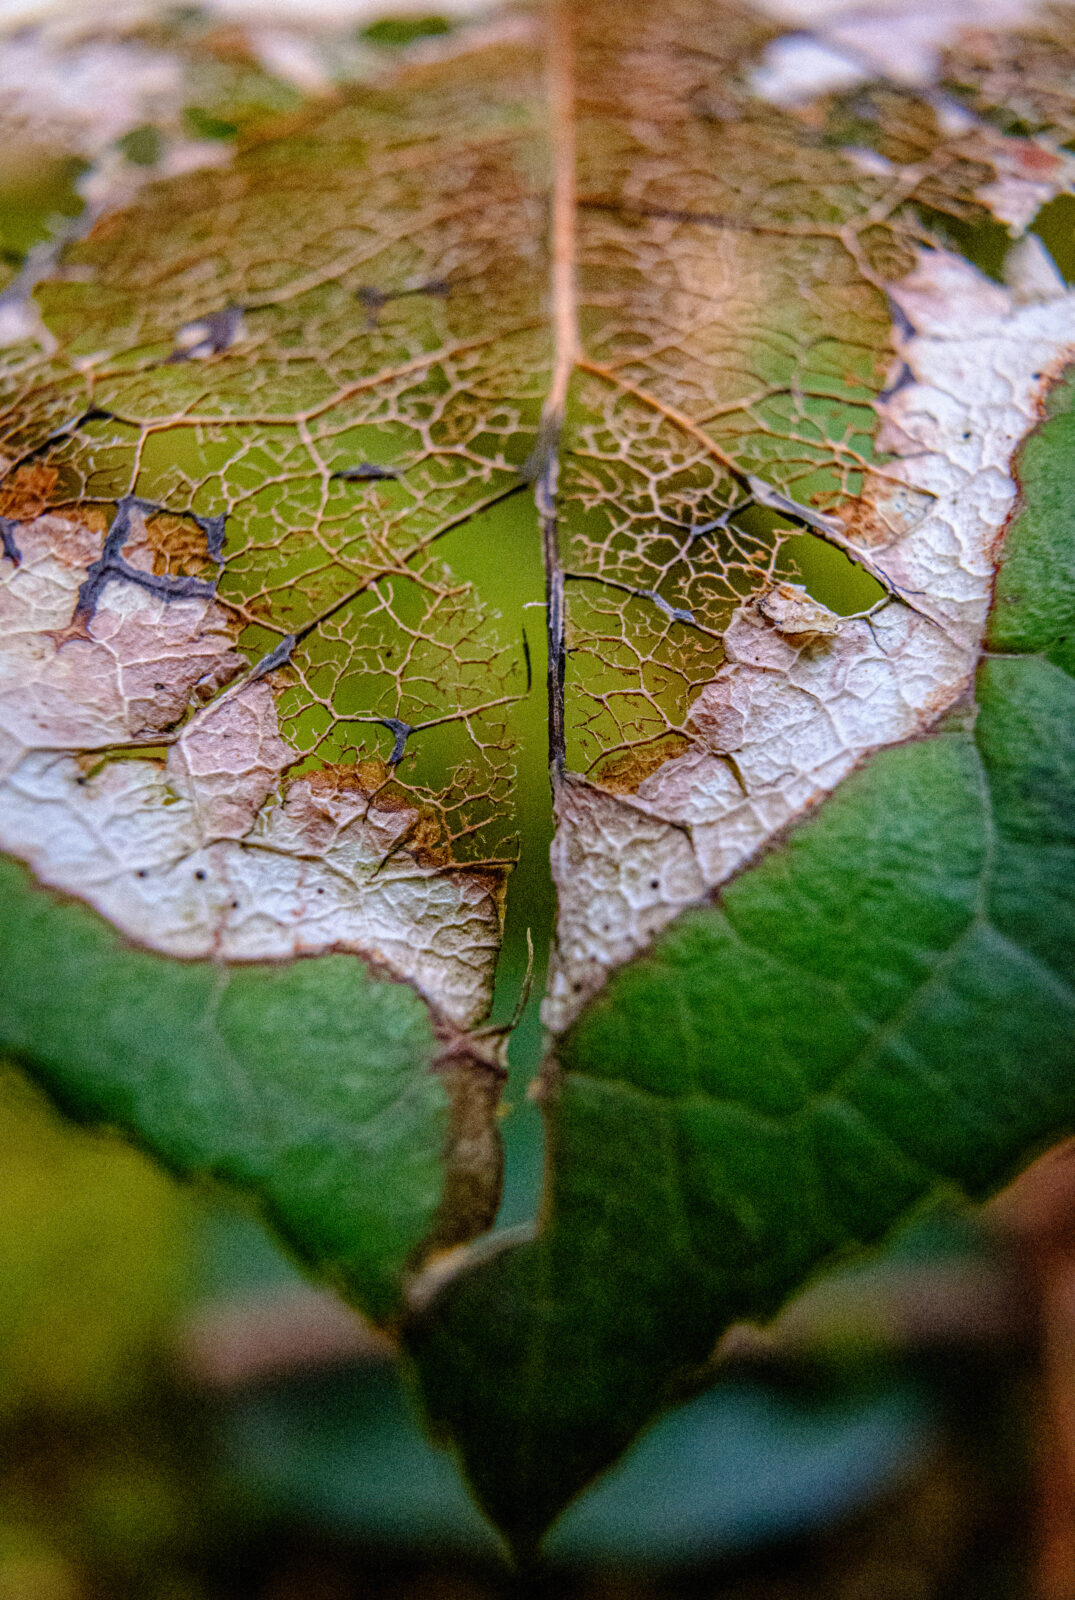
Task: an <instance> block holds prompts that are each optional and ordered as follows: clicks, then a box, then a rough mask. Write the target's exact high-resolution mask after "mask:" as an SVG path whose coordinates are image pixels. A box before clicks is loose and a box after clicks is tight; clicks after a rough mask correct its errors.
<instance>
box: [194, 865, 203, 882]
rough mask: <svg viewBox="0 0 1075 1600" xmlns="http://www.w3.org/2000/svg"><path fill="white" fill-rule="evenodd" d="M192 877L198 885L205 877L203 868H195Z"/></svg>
mask: <svg viewBox="0 0 1075 1600" xmlns="http://www.w3.org/2000/svg"><path fill="white" fill-rule="evenodd" d="M194 876H195V877H196V878H197V879H198V882H199V883H200V882H201V881H202V879H203V878H204V877H205V868H204V867H198V868H196V870H195V873H194Z"/></svg>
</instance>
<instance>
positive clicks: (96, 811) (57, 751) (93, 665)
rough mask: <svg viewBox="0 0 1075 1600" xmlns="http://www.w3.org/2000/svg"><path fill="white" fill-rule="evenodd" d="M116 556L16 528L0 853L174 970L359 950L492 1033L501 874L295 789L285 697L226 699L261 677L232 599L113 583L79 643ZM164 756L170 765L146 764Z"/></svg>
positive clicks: (378, 801)
mask: <svg viewBox="0 0 1075 1600" xmlns="http://www.w3.org/2000/svg"><path fill="white" fill-rule="evenodd" d="M101 546H102V536H101V534H99V533H93V532H91V531H90V530H89V529H87V528H84V527H81V526H79V525H78V524H76V523H72V522H70V521H67V520H66V519H64V518H61V517H56V516H49V517H41V518H39V519H37V520H36V521H35V522H32V523H27V524H22V525H20V526H19V528H18V548H19V552H20V555H21V558H22V559H21V563H20V564H18V565H15V564H14V563H13V562H12V561H11V560H9V559H4V560H3V562H2V563H0V682H2V683H3V691H2V694H0V849H2V850H5V851H7V852H9V853H10V854H12V855H15V856H19V857H20V858H21V859H23V860H25V861H27V862H28V863H29V865H30V866H31V867H32V868H33V870H34V872H35V874H36V875H37V877H38V878H39V879H40V880H41V881H42V882H43V883H46V884H48V885H50V886H52V887H53V888H56V889H59V890H62V891H64V892H66V893H68V894H72V895H76V896H78V897H80V898H82V899H84V900H86V901H88V902H89V904H90V905H92V906H93V907H94V908H95V909H96V910H98V911H100V912H101V913H102V914H103V915H105V916H107V917H108V918H109V919H110V921H112V922H113V923H114V924H115V925H116V927H118V928H119V929H120V930H121V931H122V932H123V933H125V934H126V935H127V936H128V937H130V938H132V939H134V940H136V941H138V942H139V943H142V944H144V945H146V946H148V947H150V948H152V949H155V950H158V951H161V952H163V953H165V954H169V955H174V956H181V957H186V958H206V957H214V958H217V959H220V960H226V961H253V960H274V961H278V960H287V959H290V958H292V957H295V956H300V955H319V954H324V953H326V952H328V951H352V952H354V953H355V954H357V955H362V956H364V957H366V958H368V959H371V960H373V961H374V962H375V963H378V964H380V965H383V966H384V967H386V968H387V969H388V970H390V971H391V972H392V973H394V974H395V975H397V976H399V977H401V978H405V979H407V980H409V981H411V982H413V983H414V984H416V985H417V986H418V987H419V988H420V989H421V990H422V991H423V992H424V993H425V994H426V995H427V996H428V997H429V998H430V1000H431V1001H432V1002H433V1004H434V1005H435V1007H436V1008H437V1009H438V1010H439V1011H440V1012H441V1013H442V1014H443V1015H444V1016H445V1017H446V1018H447V1019H448V1020H449V1021H451V1022H453V1023H455V1024H456V1025H458V1026H467V1025H469V1024H471V1023H473V1022H474V1021H475V1020H476V1019H477V1018H478V1017H480V1016H481V1014H482V1013H483V1011H484V1010H485V1008H486V1005H487V1000H488V992H489V984H490V982H491V977H492V968H493V964H494V962H495V959H496V952H497V948H498V946H499V940H500V904H499V895H498V893H497V891H496V889H495V888H494V887H492V886H491V884H490V881H489V880H488V878H487V877H483V876H482V875H481V874H480V873H474V872H468V871H466V870H463V869H451V868H445V867H443V866H440V865H432V864H428V863H423V862H422V861H420V860H419V859H418V858H417V856H416V854H415V853H414V852H412V851H411V850H410V849H409V848H408V840H409V836H410V834H411V833H412V831H413V830H414V828H415V825H416V823H417V822H418V818H419V814H418V812H417V810H416V809H414V808H413V807H407V806H401V805H400V804H399V803H398V802H392V801H390V800H389V799H387V798H385V797H381V798H379V797H378V795H377V793H376V792H373V793H371V792H368V791H367V790H366V789H364V788H363V786H362V783H361V781H360V780H359V779H358V777H357V776H356V777H355V778H354V779H353V780H351V781H348V779H347V778H346V776H344V777H340V776H339V775H338V774H337V775H336V776H334V777H333V778H331V780H326V781H322V782H319V781H318V780H317V779H316V778H305V779H299V780H297V781H295V782H292V783H291V784H290V785H287V784H286V780H284V779H283V774H284V771H285V769H286V767H287V766H288V765H289V763H290V762H292V761H293V760H294V759H295V753H294V752H293V751H292V750H291V749H290V748H289V747H288V745H287V744H286V743H285V742H284V740H283V739H282V738H281V737H280V734H279V727H278V720H277V713H276V705H275V695H274V690H273V688H272V685H271V682H270V681H269V680H265V679H263V680H259V681H253V682H250V681H246V682H244V681H243V680H241V679H238V680H237V683H236V684H234V685H233V686H232V687H231V688H227V689H224V691H223V692H222V693H218V691H219V690H220V689H221V686H222V685H224V684H228V683H230V682H231V681H232V680H236V678H237V674H239V673H240V672H241V670H242V668H243V667H244V665H245V663H244V662H243V661H242V659H241V658H240V657H239V656H238V655H237V654H236V653H235V651H234V649H233V645H234V641H235V635H236V623H235V620H234V618H233V617H232V615H231V614H230V613H229V612H228V611H227V610H226V608H225V607H223V606H221V605H218V604H217V602H216V601H214V600H212V599H206V598H200V597H199V598H172V599H166V598H164V597H162V596H161V595H159V594H156V593H153V592H151V591H149V590H147V589H145V588H142V587H140V586H139V585H138V584H136V583H132V582H129V581H126V580H124V579H122V578H116V579H112V580H110V581H109V582H108V583H107V585H106V586H105V587H104V589H103V591H102V594H101V596H100V599H99V602H98V605H97V608H96V610H95V612H94V614H93V616H92V617H91V618H90V619H89V621H88V623H87V625H86V627H85V628H84V629H83V630H81V631H80V630H77V629H75V628H72V626H71V622H72V616H73V613H74V610H75V605H76V601H77V596H78V590H79V587H80V585H81V584H82V583H83V582H84V580H85V578H86V573H87V570H88V568H89V567H90V565H91V564H92V562H93V561H95V560H96V559H97V558H98V557H99V556H100V553H101ZM139 553H140V552H139V547H138V545H137V544H135V545H134V546H133V547H132V546H128V547H127V550H126V554H127V556H128V559H132V560H137V559H138V557H139ZM142 553H143V554H144V552H142ZM213 694H215V695H216V697H215V698H214V699H212V700H211V701H210V703H209V704H207V705H201V706H200V707H199V700H200V699H201V698H204V697H205V696H207V695H213ZM188 713H189V716H188V720H187V721H186V722H185V723H184V724H183V726H182V728H181V730H180V731H179V733H178V734H176V733H175V732H174V731H172V730H173V729H174V726H175V724H176V722H177V721H178V720H180V719H181V718H183V717H184V716H185V715H187V714H188ZM161 743H163V744H164V745H166V746H167V750H166V756H165V758H164V759H161V757H160V756H154V757H149V756H142V755H139V754H138V753H137V746H138V745H139V744H143V745H145V744H149V745H153V744H161ZM124 747H127V749H130V750H131V753H127V750H125V748H124ZM94 752H99V754H98V755H96V756H95V755H94Z"/></svg>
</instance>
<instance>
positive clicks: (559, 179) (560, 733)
mask: <svg viewBox="0 0 1075 1600" xmlns="http://www.w3.org/2000/svg"><path fill="white" fill-rule="evenodd" d="M548 15H549V51H548V62H549V67H548V73H549V110H550V123H551V129H550V131H551V138H552V155H553V188H552V214H551V219H550V220H551V241H550V243H551V255H552V281H551V290H552V320H553V351H554V353H553V367H552V379H551V382H550V384H549V392H548V395H547V396H546V399H545V404H544V406H543V408H542V413H541V428H540V435H539V444H538V451H537V452H536V456H537V459H538V460H539V461H540V470H539V472H538V475H537V479H536V482H535V491H534V492H535V499H536V501H537V509H538V517H539V519H540V522H541V541H542V554H543V558H544V562H545V606H546V626H547V629H548V644H549V669H548V695H549V767H550V769H551V772H552V776H553V783H554V784H555V782H556V780H557V778H558V777H559V775H560V773H561V772H562V771H563V767H564V751H565V731H564V669H565V655H566V652H565V641H564V572H563V567H562V566H561V564H560V548H559V538H558V529H557V517H556V489H557V480H558V476H559V466H560V461H559V450H560V434H561V430H562V428H563V422H564V407H565V405H566V402H567V391H568V385H569V384H570V382H571V375H572V373H573V371H574V369H575V363H576V361H577V359H578V353H579V336H578V310H577V294H576V283H575V216H576V206H575V94H574V60H573V50H572V39H571V29H570V23H569V20H568V16H567V10H566V7H565V5H564V4H563V3H562V0H550V5H549V14H548Z"/></svg>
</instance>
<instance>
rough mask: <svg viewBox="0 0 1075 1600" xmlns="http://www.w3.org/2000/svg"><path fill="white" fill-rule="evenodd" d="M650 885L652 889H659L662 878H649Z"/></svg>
mask: <svg viewBox="0 0 1075 1600" xmlns="http://www.w3.org/2000/svg"><path fill="white" fill-rule="evenodd" d="M649 886H650V888H651V889H659V888H660V887H661V885H660V880H659V879H658V878H651V879H650V880H649Z"/></svg>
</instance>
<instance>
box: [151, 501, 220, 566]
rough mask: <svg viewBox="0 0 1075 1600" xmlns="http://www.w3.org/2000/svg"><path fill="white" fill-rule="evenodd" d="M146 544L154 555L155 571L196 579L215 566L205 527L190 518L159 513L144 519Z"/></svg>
mask: <svg viewBox="0 0 1075 1600" xmlns="http://www.w3.org/2000/svg"><path fill="white" fill-rule="evenodd" d="M145 530H146V544H147V545H148V546H149V548H150V550H151V552H152V554H153V571H154V572H155V573H156V574H157V575H158V576H167V577H170V578H197V577H201V576H203V575H204V573H205V570H206V567H207V566H208V567H212V565H213V563H212V562H211V561H210V558H209V551H208V549H207V547H206V539H205V530H204V529H203V528H200V527H199V526H198V524H197V523H196V522H193V521H191V519H190V518H189V517H176V516H171V515H169V513H168V512H159V513H157V514H156V515H154V516H151V517H147V518H146V520H145Z"/></svg>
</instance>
